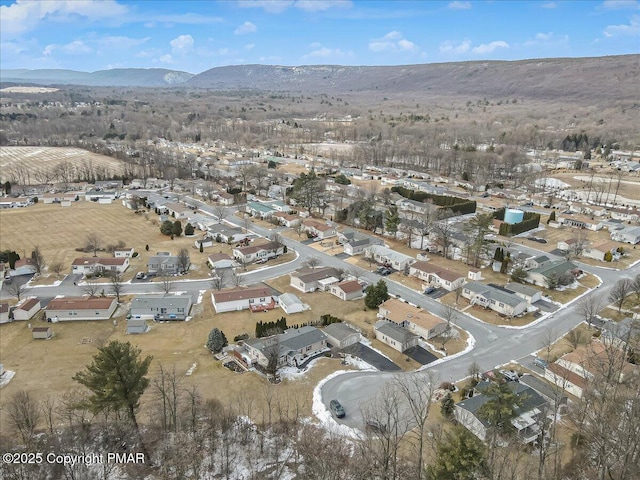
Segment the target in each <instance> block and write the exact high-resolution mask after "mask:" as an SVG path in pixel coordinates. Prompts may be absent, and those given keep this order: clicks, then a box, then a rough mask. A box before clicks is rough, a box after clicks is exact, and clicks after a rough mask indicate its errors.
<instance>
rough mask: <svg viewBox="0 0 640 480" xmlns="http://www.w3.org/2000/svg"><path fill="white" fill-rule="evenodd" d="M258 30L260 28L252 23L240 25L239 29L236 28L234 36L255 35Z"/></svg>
mask: <svg viewBox="0 0 640 480" xmlns="http://www.w3.org/2000/svg"><path fill="white" fill-rule="evenodd" d="M257 30H258V27H256V26H255V25H254V24H253V23H251V22H244V23H243V24H242V25H240V26H239V27H238V28H236V29H235V30H234V31H233V34H234V35H246V34H247V33H254V32H256V31H257Z"/></svg>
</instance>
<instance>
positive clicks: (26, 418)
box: [7, 390, 41, 445]
mask: <svg viewBox="0 0 640 480" xmlns="http://www.w3.org/2000/svg"><path fill="white" fill-rule="evenodd" d="M7 416H8V417H9V424H10V425H11V426H12V427H13V428H14V429H15V430H16V432H18V434H20V436H21V437H22V441H23V442H24V443H25V444H26V445H29V444H30V443H31V440H32V439H33V435H34V433H35V429H36V427H37V426H38V422H39V421H40V416H41V412H40V405H39V404H38V402H37V400H36V399H35V398H33V397H32V396H31V393H29V392H28V391H26V390H19V391H18V392H17V393H16V394H15V395H14V396H13V398H12V399H11V401H10V402H9V404H8V405H7Z"/></svg>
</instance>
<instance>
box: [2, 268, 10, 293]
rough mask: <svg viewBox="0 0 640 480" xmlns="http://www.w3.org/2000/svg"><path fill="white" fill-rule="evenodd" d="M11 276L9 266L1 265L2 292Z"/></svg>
mask: <svg viewBox="0 0 640 480" xmlns="http://www.w3.org/2000/svg"><path fill="white" fill-rule="evenodd" d="M8 276H9V269H8V268H7V265H5V264H4V263H0V290H2V285H3V284H4V280H5V278H7V277H8Z"/></svg>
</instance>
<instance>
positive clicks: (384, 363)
mask: <svg viewBox="0 0 640 480" xmlns="http://www.w3.org/2000/svg"><path fill="white" fill-rule="evenodd" d="M342 352H343V353H349V354H351V355H353V356H354V357H358V358H361V359H362V360H364V361H365V362H367V363H368V364H369V365H371V366H372V367H374V368H377V369H378V370H380V371H381V372H399V371H400V370H401V369H400V367H399V366H398V365H396V364H395V363H393V362H392V361H391V360H389V359H388V358H387V357H385V356H383V355H380V354H379V353H378V352H376V351H375V350H374V349H372V348H369V347H367V346H366V345H363V344H362V343H355V344H353V345H349V346H348V347H346V348H343V349H342Z"/></svg>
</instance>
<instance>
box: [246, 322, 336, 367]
mask: <svg viewBox="0 0 640 480" xmlns="http://www.w3.org/2000/svg"><path fill="white" fill-rule="evenodd" d="M244 344H245V348H246V354H247V356H248V359H249V361H250V362H251V364H258V365H260V366H262V367H263V368H267V366H268V364H269V360H270V358H271V357H272V355H277V357H278V361H277V366H278V368H280V367H284V366H286V365H289V366H292V367H299V366H301V365H302V364H304V363H305V362H306V361H307V360H308V359H310V358H312V357H314V356H316V355H318V354H320V353H322V352H324V351H327V349H328V347H327V336H326V335H325V334H324V332H323V331H322V330H319V329H317V328H315V327H310V326H306V327H301V328H288V329H286V330H285V331H284V332H283V333H282V334H280V335H273V336H271V337H265V338H256V339H251V340H246V341H245V342H244ZM275 349H277V350H275Z"/></svg>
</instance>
